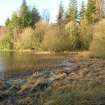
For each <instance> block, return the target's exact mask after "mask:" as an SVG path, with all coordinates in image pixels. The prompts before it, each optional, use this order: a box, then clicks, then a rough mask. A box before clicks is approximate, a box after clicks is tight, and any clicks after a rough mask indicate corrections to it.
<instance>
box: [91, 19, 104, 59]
mask: <svg viewBox="0 0 105 105" xmlns="http://www.w3.org/2000/svg"><path fill="white" fill-rule="evenodd" d="M90 54H91V55H90V56H92V57H99V58H105V20H102V21H101V22H99V23H98V24H97V25H96V26H95V30H94V35H93V41H92V43H91V46H90Z"/></svg>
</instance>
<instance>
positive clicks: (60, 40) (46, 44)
mask: <svg viewBox="0 0 105 105" xmlns="http://www.w3.org/2000/svg"><path fill="white" fill-rule="evenodd" d="M42 48H43V49H44V50H48V51H56V52H59V51H65V50H70V42H69V39H68V36H67V35H66V33H65V31H64V29H63V30H59V27H57V26H50V27H49V28H48V30H47V31H46V33H45V36H44V40H43V42H42Z"/></svg>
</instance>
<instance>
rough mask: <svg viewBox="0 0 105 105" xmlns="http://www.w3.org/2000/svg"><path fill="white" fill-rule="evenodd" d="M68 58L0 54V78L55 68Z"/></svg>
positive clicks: (66, 56)
mask: <svg viewBox="0 0 105 105" xmlns="http://www.w3.org/2000/svg"><path fill="white" fill-rule="evenodd" d="M68 58H69V55H67V54H32V53H15V52H0V78H3V77H4V76H5V75H6V74H7V75H9V74H13V73H20V72H23V71H33V70H36V69H41V68H42V69H43V68H47V66H48V67H53V66H54V65H57V64H59V63H61V62H62V61H64V60H65V59H68Z"/></svg>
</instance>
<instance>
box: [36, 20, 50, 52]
mask: <svg viewBox="0 0 105 105" xmlns="http://www.w3.org/2000/svg"><path fill="white" fill-rule="evenodd" d="M48 27H49V25H48V23H47V22H44V21H39V22H38V23H36V25H35V37H36V41H37V45H36V46H37V47H38V48H37V49H38V50H39V49H41V43H42V41H43V39H44V35H45V32H46V31H47V29H48Z"/></svg>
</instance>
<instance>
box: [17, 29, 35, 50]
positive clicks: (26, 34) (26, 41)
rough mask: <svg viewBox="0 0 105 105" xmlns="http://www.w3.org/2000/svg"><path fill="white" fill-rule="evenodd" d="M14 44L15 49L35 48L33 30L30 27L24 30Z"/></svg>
mask: <svg viewBox="0 0 105 105" xmlns="http://www.w3.org/2000/svg"><path fill="white" fill-rule="evenodd" d="M19 36H20V37H19V39H18V41H17V43H16V46H15V47H16V49H32V48H35V46H36V39H35V33H34V30H33V29H32V28H30V27H28V28H26V29H25V30H24V31H23V33H22V34H20V35H19Z"/></svg>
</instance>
